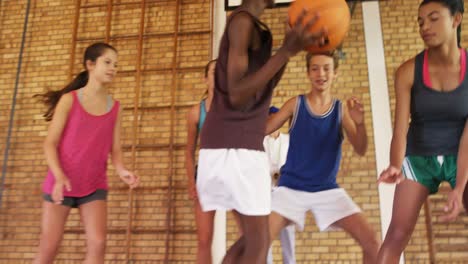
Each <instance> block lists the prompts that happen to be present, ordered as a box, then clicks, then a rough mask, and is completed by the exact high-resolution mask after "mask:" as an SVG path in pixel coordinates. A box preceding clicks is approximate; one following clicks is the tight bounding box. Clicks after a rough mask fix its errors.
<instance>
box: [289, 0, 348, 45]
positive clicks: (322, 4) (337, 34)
mask: <svg viewBox="0 0 468 264" xmlns="http://www.w3.org/2000/svg"><path fill="white" fill-rule="evenodd" d="M303 9H306V10H307V11H308V12H307V16H306V17H305V18H304V20H303V24H304V25H305V24H306V22H307V21H308V19H309V18H311V17H312V16H313V15H314V14H315V13H316V12H318V13H319V19H318V20H317V22H316V23H315V24H314V25H313V26H312V27H311V28H310V31H311V32H314V31H318V30H320V29H321V28H322V27H325V28H326V29H327V32H328V34H327V39H328V40H327V41H326V43H325V44H324V45H323V46H320V47H319V46H310V47H308V48H307V51H311V52H327V51H332V50H334V49H336V48H337V47H338V46H339V45H340V44H341V42H343V39H344V38H345V36H346V33H348V29H349V23H350V19H351V15H350V13H349V7H348V4H347V3H346V1H345V0H296V1H294V2H293V3H292V4H291V6H290V7H289V11H288V15H289V24H290V25H291V26H294V25H295V24H296V21H297V18H298V17H299V15H300V14H301V12H302V10H303Z"/></svg>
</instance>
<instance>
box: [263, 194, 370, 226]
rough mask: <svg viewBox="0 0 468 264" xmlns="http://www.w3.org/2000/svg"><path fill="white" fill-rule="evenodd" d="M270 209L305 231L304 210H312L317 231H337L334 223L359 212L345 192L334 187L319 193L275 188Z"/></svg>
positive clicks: (305, 211)
mask: <svg viewBox="0 0 468 264" xmlns="http://www.w3.org/2000/svg"><path fill="white" fill-rule="evenodd" d="M271 210H272V211H274V212H276V213H278V214H279V215H281V216H283V217H285V218H287V219H289V220H290V221H291V222H293V223H294V224H296V227H297V229H298V230H299V231H303V230H304V224H305V217H306V213H307V211H309V210H310V211H312V213H313V215H314V217H315V222H316V223H317V226H318V227H319V229H320V231H330V230H338V229H339V228H338V227H334V226H333V223H335V222H336V221H338V220H340V219H343V218H345V217H347V216H350V215H352V214H355V213H359V212H361V209H360V208H359V207H358V206H357V205H356V204H355V203H354V202H353V200H352V199H351V197H349V195H348V194H347V193H346V191H345V190H344V189H341V188H336V189H331V190H326V191H321V192H304V191H297V190H293V189H289V188H287V187H283V186H281V187H277V188H275V189H274V191H273V195H272V204H271Z"/></svg>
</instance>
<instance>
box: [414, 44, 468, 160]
mask: <svg viewBox="0 0 468 264" xmlns="http://www.w3.org/2000/svg"><path fill="white" fill-rule="evenodd" d="M465 56H466V55H465ZM423 63H424V51H423V52H421V53H419V54H418V55H417V56H416V58H415V68H414V83H413V87H412V89H411V105H410V107H411V109H410V111H411V123H410V126H409V130H408V135H407V146H406V155H419V156H434V155H457V154H458V147H459V144H460V138H461V135H462V133H463V129H464V127H465V123H466V120H467V117H468V80H467V79H468V71H465V75H464V78H463V80H462V82H461V83H460V84H459V86H458V87H457V88H456V89H455V90H453V91H449V92H440V91H436V90H433V89H432V88H431V87H428V86H426V85H425V84H424V82H423Z"/></svg>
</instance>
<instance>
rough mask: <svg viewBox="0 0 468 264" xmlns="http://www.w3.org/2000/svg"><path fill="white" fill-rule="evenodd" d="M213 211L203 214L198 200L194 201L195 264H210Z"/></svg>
mask: <svg viewBox="0 0 468 264" xmlns="http://www.w3.org/2000/svg"><path fill="white" fill-rule="evenodd" d="M214 216H215V211H209V212H203V211H202V209H201V206H200V202H199V201H198V200H196V201H195V220H196V222H197V237H198V250H197V263H198V264H205V263H206V264H211V262H212V255H211V244H212V242H213V228H214Z"/></svg>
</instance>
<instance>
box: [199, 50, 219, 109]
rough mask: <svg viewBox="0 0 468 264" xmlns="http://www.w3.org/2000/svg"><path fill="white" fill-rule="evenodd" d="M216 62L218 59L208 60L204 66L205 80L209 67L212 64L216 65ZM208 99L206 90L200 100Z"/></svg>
mask: <svg viewBox="0 0 468 264" xmlns="http://www.w3.org/2000/svg"><path fill="white" fill-rule="evenodd" d="M216 61H218V59H214V60H210V61H209V62H208V63H207V64H206V66H205V78H207V77H208V72H209V71H210V66H211V64H212V63H216ZM207 97H208V89H206V91H205V92H204V93H203V96H202V100H203V99H206V98H207Z"/></svg>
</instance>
